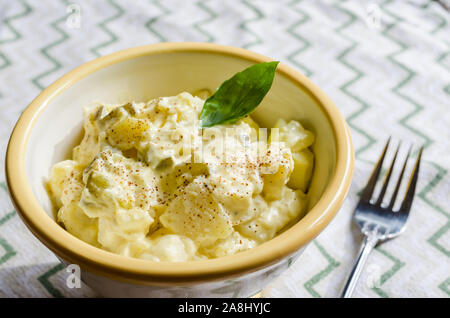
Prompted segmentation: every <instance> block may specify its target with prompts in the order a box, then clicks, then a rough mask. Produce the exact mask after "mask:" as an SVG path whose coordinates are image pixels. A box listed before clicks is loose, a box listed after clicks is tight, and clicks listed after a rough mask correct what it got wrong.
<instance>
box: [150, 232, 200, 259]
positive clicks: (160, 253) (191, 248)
mask: <svg viewBox="0 0 450 318" xmlns="http://www.w3.org/2000/svg"><path fill="white" fill-rule="evenodd" d="M152 243H153V245H152V247H151V252H152V255H153V256H155V257H156V258H157V260H158V261H166V262H185V261H188V260H193V259H195V258H196V253H197V247H196V246H195V243H194V242H193V241H192V240H191V239H189V238H187V237H184V236H180V235H176V234H168V235H163V236H160V237H157V238H155V239H153V238H152Z"/></svg>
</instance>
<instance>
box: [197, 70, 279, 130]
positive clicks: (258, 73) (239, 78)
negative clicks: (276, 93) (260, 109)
mask: <svg viewBox="0 0 450 318" xmlns="http://www.w3.org/2000/svg"><path fill="white" fill-rule="evenodd" d="M278 63H279V62H278V61H274V62H265V63H260V64H255V65H252V66H250V67H249V68H246V69H245V70H243V71H242V72H239V73H237V74H235V75H234V76H233V77H231V78H230V79H228V80H226V81H225V82H223V83H222V85H220V87H219V88H218V89H217V91H216V92H215V93H214V95H212V96H211V97H209V98H208V99H207V100H206V101H205V104H204V105H203V108H202V112H201V114H200V120H201V125H202V127H211V126H214V125H219V124H229V123H234V122H236V121H238V120H239V119H241V118H243V117H245V116H247V115H248V114H250V113H251V112H252V111H253V110H254V109H255V108H256V107H257V106H258V105H259V104H260V103H261V101H262V100H263V98H264V96H266V94H267V92H268V91H269V89H270V87H271V86H272V82H273V78H274V76H275V69H276V68H277V65H278Z"/></svg>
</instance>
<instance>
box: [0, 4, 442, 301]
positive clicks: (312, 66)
mask: <svg viewBox="0 0 450 318" xmlns="http://www.w3.org/2000/svg"><path fill="white" fill-rule="evenodd" d="M446 8H447V9H446ZM0 21H1V24H0V149H1V155H0V161H1V164H2V165H4V154H5V151H6V146H7V142H8V138H9V136H10V133H11V130H12V128H13V126H14V123H15V122H16V120H17V118H18V116H19V115H20V114H21V112H22V111H23V109H24V108H25V107H26V106H27V104H28V103H29V102H30V101H31V100H32V99H33V98H34V97H35V96H36V95H37V94H39V92H40V91H41V90H42V89H44V88H45V87H46V86H48V85H49V84H50V83H52V82H53V81H54V80H56V79H57V78H58V77H60V76H61V75H63V74H64V73H66V72H67V71H69V70H71V69H73V68H74V67H76V66H78V65H80V64H82V63H84V62H87V61H89V60H92V59H94V58H96V57H99V56H102V55H105V54H109V53H112V52H115V51H118V50H121V49H124V48H128V47H133V46H138V45H144V44H150V43H157V42H163V41H201V42H215V43H220V44H227V45H234V46H239V47H243V48H246V49H249V50H252V51H255V52H258V53H262V54H264V55H267V56H270V57H272V58H274V59H277V60H280V61H282V62H284V63H287V64H289V65H291V66H292V67H294V68H296V69H297V70H299V71H301V72H303V73H304V74H306V75H307V76H308V77H309V78H310V79H311V80H312V81H313V82H315V83H316V84H317V85H318V86H319V87H321V88H322V89H323V90H324V91H325V92H326V93H327V94H328V95H329V96H330V97H331V99H332V100H333V101H334V102H335V104H336V105H337V106H338V107H339V109H340V111H341V112H342V114H343V115H344V116H345V118H346V120H347V122H348V124H349V126H350V127H351V134H352V138H353V142H354V147H355V155H356V162H355V173H354V181H353V184H352V186H351V189H350V193H349V195H348V198H347V200H346V202H345V204H344V206H343V207H342V209H341V211H340V212H339V213H338V215H337V216H336V218H335V219H334V220H333V221H332V223H331V224H330V225H329V226H328V227H327V228H326V230H325V231H324V232H322V233H321V234H320V235H319V236H318V237H317V238H316V239H315V240H314V241H313V242H312V243H311V244H310V245H309V246H308V247H307V248H306V250H305V252H304V254H303V255H302V256H301V257H300V258H299V259H298V260H297V261H296V262H295V263H294V264H293V265H292V266H291V267H290V268H289V269H288V270H287V271H286V272H285V273H283V274H282V275H281V277H279V278H278V279H277V280H276V281H274V282H273V283H272V284H270V285H269V286H268V287H267V288H266V289H265V290H264V291H263V292H262V296H264V297H337V296H338V295H339V292H340V290H341V288H342V286H343V282H344V280H345V278H346V276H347V274H348V272H349V270H350V268H351V266H352V264H353V261H354V258H355V256H356V254H357V251H358V249H359V244H360V242H361V239H362V236H361V234H360V233H359V230H358V229H357V227H356V226H355V225H354V224H353V223H352V220H351V219H352V213H353V209H354V208H355V205H356V202H357V200H358V193H359V192H360V190H361V189H362V188H363V186H364V184H365V182H366V180H367V178H368V176H369V174H370V170H371V168H372V166H373V164H374V162H375V161H376V159H377V157H378V155H379V153H380V151H381V149H382V147H383V145H384V143H385V141H386V140H387V138H388V136H392V138H393V143H394V144H395V143H397V142H398V141H399V140H402V141H403V146H404V147H403V148H402V150H401V151H400V157H402V156H403V157H404V154H405V152H406V149H407V148H408V145H410V144H412V145H414V147H413V157H414V156H415V155H416V154H417V148H418V147H419V146H421V145H424V146H425V150H424V155H423V162H422V166H421V171H420V178H419V182H418V186H417V191H416V197H415V200H414V204H413V211H412V213H411V217H410V220H409V224H408V228H407V230H406V231H405V233H404V234H402V235H401V236H400V237H398V238H396V239H394V240H391V241H388V242H386V243H384V244H382V245H380V246H379V247H377V248H376V250H375V251H374V252H373V253H372V254H371V256H370V258H369V260H368V264H367V266H366V268H365V271H364V273H363V275H362V277H361V280H360V281H359V284H358V287H357V289H356V291H355V294H354V296H355V297H449V296H450V262H449V257H450V210H449V204H448V203H449V195H450V177H449V174H448V170H449V168H450V165H449V163H450V142H449V139H450V138H449V137H450V128H449V127H450V115H449V114H450V12H449V11H448V1H445V0H442V1H440V2H439V1H429V0H424V1H422V0H409V1H393V0H387V1H378V0H370V1H326V0H320V1H317V0H310V1H306V0H305V1H300V0H294V1H292V0H285V1H284V0H283V1H270V0H242V1H238V0H226V1H218V0H198V1H188V0H176V1H175V0H165V1H163V0H159V1H158V0H153V1H150V0H149V1H144V0H142V1H129V0H102V1H88V0H79V1H66V0H62V1H59V0H53V1H52V0H45V1H43V0H19V1H6V0H2V1H1V2H0ZM390 155H392V154H390ZM388 157H389V155H388ZM3 170H4V169H1V170H0V171H1V172H0V182H1V183H0V185H1V187H0V296H1V297H95V296H97V294H96V293H95V292H94V291H93V290H91V289H90V288H89V287H87V286H85V285H83V286H82V288H79V289H70V288H68V287H67V286H66V284H65V282H66V278H67V275H69V274H68V273H67V272H66V271H65V269H64V267H63V265H62V264H60V263H59V262H58V260H57V259H56V257H55V256H54V255H53V254H52V253H51V252H50V251H49V250H48V249H47V248H45V247H44V246H43V245H42V244H41V243H40V242H39V241H38V240H37V239H35V238H34V237H33V235H32V234H30V232H29V231H28V230H27V229H26V227H25V226H24V225H23V223H22V222H21V220H20V218H19V217H18V215H17V213H16V212H15V211H14V208H13V206H12V205H11V203H10V200H9V197H8V193H7V191H8V190H7V187H6V185H5V176H4V171H3Z"/></svg>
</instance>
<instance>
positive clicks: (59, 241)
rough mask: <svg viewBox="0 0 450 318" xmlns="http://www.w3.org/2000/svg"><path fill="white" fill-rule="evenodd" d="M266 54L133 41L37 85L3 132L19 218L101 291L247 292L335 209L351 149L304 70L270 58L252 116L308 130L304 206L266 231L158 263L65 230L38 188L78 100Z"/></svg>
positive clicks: (181, 81) (200, 74)
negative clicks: (273, 67) (226, 250)
mask: <svg viewBox="0 0 450 318" xmlns="http://www.w3.org/2000/svg"><path fill="white" fill-rule="evenodd" d="M269 60H270V59H269V58H267V57H265V56H262V55H259V54H256V53H253V52H250V51H247V50H244V49H240V48H235V47H227V46H219V45H214V44H206V43H164V44H156V45H149V46H143V47H136V48H132V49H128V50H124V51H120V52H117V53H114V54H111V55H108V56H104V57H101V58H98V59H96V60H94V61H92V62H90V63H87V64H84V65H82V66H80V67H78V68H76V69H75V70H73V71H71V72H70V73H68V74H66V75H65V76H63V77H61V78H60V79H59V80H57V81H56V82H55V83H53V84H52V85H50V86H49V87H48V88H47V89H45V90H44V91H43V92H42V93H41V94H40V95H39V96H38V97H37V98H36V99H35V100H34V101H33V102H32V103H31V104H30V105H29V106H28V108H27V109H26V110H25V111H24V112H23V114H22V116H21V117H20V119H19V120H18V122H17V124H16V127H15V128H14V131H13V133H12V135H11V139H10V142H9V145H8V150H7V156H6V177H7V183H8V187H9V190H10V194H11V198H12V201H13V203H14V205H15V206H16V208H17V211H18V213H19V214H20V216H21V217H22V219H23V221H24V222H25V224H26V225H27V226H28V228H29V229H30V230H31V231H32V232H33V234H34V235H35V236H36V237H37V238H38V239H39V240H41V242H42V243H44V244H45V245H46V246H47V247H48V248H49V249H50V250H52V251H53V252H54V253H55V254H56V255H57V257H58V258H59V259H60V260H61V261H63V262H64V263H65V264H70V263H74V264H78V265H79V266H80V267H81V269H82V278H83V280H84V281H85V282H86V283H87V284H88V285H90V286H91V287H93V288H94V289H96V290H97V291H99V292H100V293H101V294H103V295H105V296H141V297H142V296H187V297H189V296H248V295H252V294H255V293H257V292H258V291H259V290H261V289H262V288H263V287H264V286H265V285H266V284H267V283H268V282H269V281H270V280H272V279H273V278H274V277H276V276H277V275H279V273H280V272H281V271H283V270H284V269H285V268H287V266H288V264H290V263H291V262H292V261H293V259H295V258H296V257H297V256H298V255H299V254H300V252H301V251H302V250H303V248H304V247H305V246H306V244H307V243H308V242H310V241H311V240H312V239H313V238H314V237H315V236H316V235H318V234H319V233H320V232H321V231H322V230H323V229H324V228H325V226H327V224H328V223H329V222H330V221H331V219H332V218H333V216H334V215H335V214H336V212H337V211H338V210H339V208H340V206H341V204H342V202H343V200H344V198H345V196H346V194H347V191H348V189H349V187H350V183H351V177H352V172H353V149H352V142H351V137H350V133H349V130H348V127H347V125H346V123H345V120H344V119H343V117H342V115H341V114H340V113H339V111H338V109H337V108H336V106H335V105H334V104H333V102H332V101H331V100H330V99H329V98H328V97H327V96H326V95H325V94H324V93H323V92H322V91H321V90H320V89H319V88H318V87H317V86H315V85H314V84H313V83H312V82H311V81H310V80H309V79H308V78H306V77H305V76H304V75H302V74H300V73H298V72H296V71H295V70H293V69H292V68H290V67H288V66H287V65H285V64H283V63H280V64H279V66H278V69H277V74H276V76H275V80H274V83H273V86H272V88H271V90H270V92H269V93H268V95H267V96H266V98H265V99H264V101H263V103H262V104H261V105H260V106H259V107H258V108H257V110H256V111H255V112H254V117H255V118H256V120H257V121H258V122H259V123H260V124H261V125H262V126H263V127H271V126H273V125H274V123H275V121H276V120H277V119H278V118H280V117H281V118H284V119H297V120H300V122H301V123H303V124H304V125H305V126H306V127H307V128H308V129H311V130H312V131H313V132H314V133H315V135H316V142H315V144H314V147H313V151H314V152H315V155H316V162H315V170H314V175H313V180H312V184H311V187H310V191H309V197H310V206H309V212H308V214H307V215H306V216H305V217H304V218H303V219H301V220H300V221H299V222H298V223H297V224H295V225H294V226H292V227H291V228H289V229H288V230H286V231H284V232H283V233H281V234H280V235H279V236H277V237H275V238H274V239H272V240H270V241H269V242H266V243H264V244H262V245H260V246H258V247H256V248H253V249H251V250H249V251H245V252H242V253H239V254H237V255H232V256H227V257H222V258H219V259H212V260H205V261H196V262H184V263H168V262H161V263H157V262H150V261H145V260H139V259H132V258H127V257H124V256H120V255H116V254H113V253H109V252H107V251H104V250H101V249H99V248H96V247H93V246H91V245H89V244H87V243H85V242H83V241H81V240H79V239H77V238H76V237H74V236H72V235H71V234H69V233H68V232H67V231H65V230H64V229H63V228H62V227H61V226H60V225H58V224H57V223H56V222H55V220H54V217H53V213H52V207H51V203H50V201H49V198H48V195H47V193H46V191H45V181H46V180H47V178H48V176H49V173H50V168H51V166H52V165H53V164H55V163H56V162H58V161H61V160H63V159H67V156H68V153H69V152H70V150H71V149H72V148H73V146H74V145H75V144H76V143H77V142H79V137H80V134H81V131H82V121H83V119H82V107H83V106H86V105H89V104H91V103H95V102H99V101H102V102H107V103H108V102H111V103H125V102H127V101H130V100H135V101H147V100H149V99H151V98H154V97H159V96H170V95H176V94H178V93H180V92H182V91H189V92H194V91H196V90H198V89H202V88H209V89H211V90H212V91H214V90H215V89H216V88H217V87H218V86H219V85H220V83H222V82H223V81H224V80H225V79H227V78H229V77H231V76H232V75H233V74H235V73H236V72H238V71H241V70H242V69H244V68H246V67H248V66H250V65H252V64H254V63H260V62H263V61H269Z"/></svg>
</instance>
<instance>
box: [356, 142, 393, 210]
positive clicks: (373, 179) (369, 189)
mask: <svg viewBox="0 0 450 318" xmlns="http://www.w3.org/2000/svg"><path fill="white" fill-rule="evenodd" d="M390 142H391V137H389V139H388V141H387V143H386V146H384V149H383V152H382V153H381V156H380V158H379V159H378V162H377V164H376V165H375V167H374V168H373V171H372V174H371V175H370V178H369V181H368V182H367V184H366V187H365V188H364V190H363V193H362V194H361V198H360V199H359V202H364V203H369V202H370V198H371V197H372V194H373V190H374V189H375V184H376V183H377V179H378V176H379V175H380V171H381V167H382V166H383V161H384V157H385V156H386V151H387V149H388V147H389V143H390Z"/></svg>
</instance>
